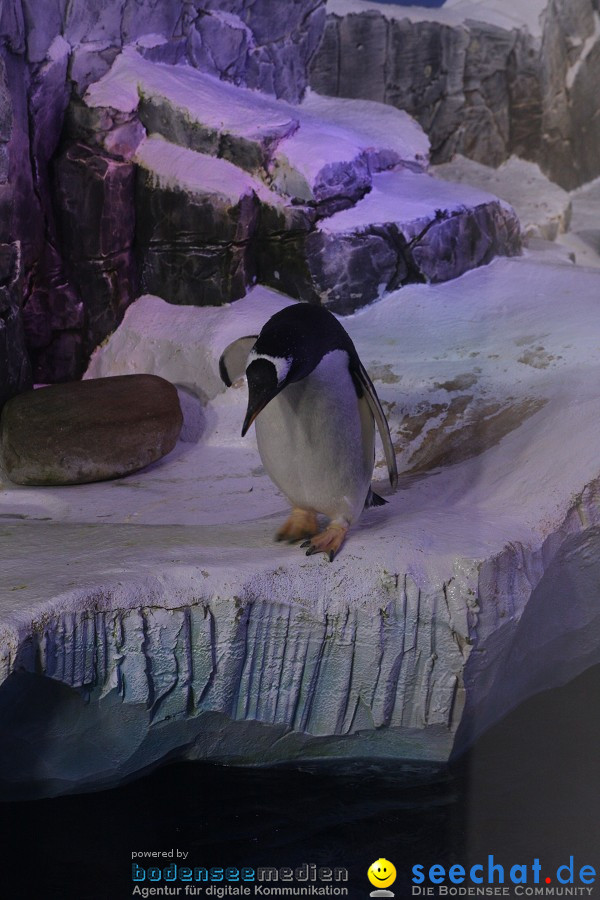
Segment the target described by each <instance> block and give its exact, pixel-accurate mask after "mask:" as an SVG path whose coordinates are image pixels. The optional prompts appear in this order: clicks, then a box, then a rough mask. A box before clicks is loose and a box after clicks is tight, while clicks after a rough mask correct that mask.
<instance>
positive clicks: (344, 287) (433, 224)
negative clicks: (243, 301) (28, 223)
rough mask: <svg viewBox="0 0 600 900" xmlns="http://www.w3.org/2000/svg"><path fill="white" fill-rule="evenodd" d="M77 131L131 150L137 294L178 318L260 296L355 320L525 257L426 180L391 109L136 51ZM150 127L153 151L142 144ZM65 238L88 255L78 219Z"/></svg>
mask: <svg viewBox="0 0 600 900" xmlns="http://www.w3.org/2000/svg"><path fill="white" fill-rule="evenodd" d="M136 116H137V117H139V118H136ZM70 122H71V127H70V133H71V135H72V138H73V139H74V140H77V139H79V140H80V141H87V142H88V143H95V144H96V145H97V146H98V147H99V149H98V151H97V152H98V153H100V155H102V154H103V153H106V152H107V151H108V149H109V148H111V150H112V155H114V154H115V152H117V151H118V149H120V148H121V147H124V148H125V149H124V153H123V163H122V164H123V165H127V166H131V165H132V164H135V165H136V166H137V171H138V175H137V177H136V179H135V183H136V216H137V218H136V221H137V224H136V225H135V246H136V252H137V255H138V271H139V275H140V279H141V282H140V284H141V289H142V290H145V291H148V292H151V293H154V294H157V295H159V296H161V297H164V298H165V299H167V300H169V301H170V302H172V303H183V304H195V305H203V304H216V305H218V304H220V303H224V302H229V301H231V300H236V299H238V298H239V297H241V296H242V295H243V294H244V293H245V291H246V290H247V288H248V287H249V286H250V285H251V284H253V283H254V281H256V280H258V281H262V282H264V283H266V284H270V285H272V286H274V287H277V288H278V289H280V290H284V291H286V292H288V293H290V294H291V295H292V296H295V297H298V298H300V299H304V300H310V301H313V302H323V303H326V304H327V305H329V306H331V308H332V309H335V310H337V311H339V312H344V313H348V312H351V311H353V310H354V309H356V308H357V307H359V306H363V305H365V304H367V303H370V302H371V301H372V300H374V299H377V298H378V297H381V296H382V295H383V294H384V293H385V292H386V291H389V290H392V289H394V288H396V287H398V286H400V285H401V284H404V283H406V282H408V281H414V280H422V281H443V280H447V279H449V278H455V277H457V276H458V275H460V274H462V273H463V272H464V271H466V270H467V269H469V268H474V267H476V266H478V265H482V264H484V263H487V262H489V261H490V259H492V258H493V256H495V255H498V254H508V255H510V254H513V253H518V252H519V248H520V238H519V227H518V223H517V220H516V218H515V216H514V213H513V212H512V210H511V209H510V208H509V207H508V206H506V205H504V206H503V205H502V204H501V203H499V202H498V201H497V199H496V198H494V197H493V196H492V195H489V194H485V195H484V194H483V193H481V192H472V191H470V190H469V188H467V187H460V188H457V187H456V186H454V187H453V186H451V185H448V184H443V183H441V182H435V180H434V179H431V178H430V177H428V176H427V175H425V174H424V173H423V168H424V167H425V165H426V160H427V150H428V147H427V143H426V139H425V137H424V135H423V132H422V131H421V129H419V127H418V126H417V125H416V123H415V122H414V121H413V120H411V119H410V118H409V117H408V116H407V115H406V114H404V113H402V112H400V111H397V110H393V109H392V108H391V107H386V106H384V105H381V104H377V103H372V102H369V101H352V100H336V99H333V98H322V97H319V96H317V95H314V94H311V95H309V96H308V97H307V98H306V101H305V102H303V103H302V104H300V105H298V106H291V105H289V104H286V103H284V102H282V101H275V100H272V99H270V98H266V97H261V96H260V95H257V94H256V93H255V92H253V91H248V90H245V89H242V88H235V87H232V86H231V85H228V84H224V83H223V82H220V81H217V80H216V79H214V78H212V77H211V76H208V75H206V74H203V73H199V72H195V71H194V70H192V69H190V68H189V67H188V68H185V67H182V66H172V65H166V64H156V63H152V62H150V61H148V60H146V59H143V58H142V56H141V55H140V54H139V53H138V52H135V51H133V50H127V51H125V52H124V53H123V54H122V55H121V56H119V57H118V58H117V59H116V60H115V63H114V65H113V66H112V68H111V70H110V71H109V72H108V73H107V74H106V75H105V76H104V77H103V78H102V79H101V80H100V81H99V82H97V83H96V84H93V85H91V86H90V88H89V89H88V91H87V93H86V95H85V97H84V100H83V103H82V104H75V105H74V106H73V109H72V112H71V116H70ZM143 127H145V129H146V130H147V131H148V132H149V133H150V134H151V135H153V136H151V137H149V138H146V139H141V140H140V134H143V133H144V132H143ZM137 141H139V144H138V146H137V148H135V143H136V142H137ZM81 152H82V151H81V149H79V150H77V149H75V148H74V147H73V146H71V148H70V149H69V150H67V151H65V152H64V154H63V157H62V159H63V161H64V162H63V163H62V168H61V164H59V167H58V171H59V187H60V189H61V194H60V196H59V198H58V204H57V205H58V206H59V208H65V209H67V210H69V209H71V208H73V209H76V208H78V206H79V204H80V201H79V195H80V187H79V185H78V183H77V182H76V181H75V182H73V183H69V181H68V179H64V178H61V177H60V176H61V173H62V171H63V169H64V167H65V165H67V164H68V163H67V160H68V158H69V155H71V156H72V155H73V153H75V154H76V155H77V154H79V155H80V154H81ZM86 152H90V153H91V151H86ZM94 152H96V151H94ZM65 154H66V156H65ZM384 170H391V171H390V172H389V174H386V172H385V171H384ZM108 199H109V198H107V203H106V209H107V213H106V220H107V221H110V220H111V219H113V220H115V221H118V223H119V224H118V227H117V228H116V229H115V233H116V235H117V237H118V233H119V230H120V229H121V227H122V218H123V217H122V214H121V210H120V208H119V205H118V202H116V201H115V203H114V209H113V210H112V212H111V211H110V209H109V203H108ZM62 218H63V220H64V215H63V217H62ZM69 229H70V230H71V231H72V232H73V233H74V235H75V239H76V240H79V239H80V238H79V236H78V235H77V233H76V225H75V220H74V218H73V217H72V221H71V222H70V223H67V225H66V233H68V231H69ZM96 230H97V229H96ZM130 243H131V241H130ZM73 255H74V254H73V253H71V254H70V256H73ZM90 286H91V283H90ZM89 293H90V295H91V296H94V295H98V296H100V297H103V293H104V292H103V291H99V290H96V291H93V290H90V292H89ZM102 305H103V308H105V309H106V310H107V322H108V320H109V318H110V315H111V310H110V307H109V306H108V305H107V304H106V301H105V300H103V303H102ZM117 321H118V317H116V316H115V318H114V323H115V324H116V322H117ZM107 330H108V329H107Z"/></svg>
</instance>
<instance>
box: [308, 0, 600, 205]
mask: <svg viewBox="0 0 600 900" xmlns="http://www.w3.org/2000/svg"><path fill="white" fill-rule="evenodd" d="M365 7H366V8H365ZM534 10H537V12H538V13H539V14H540V15H539V18H538V21H537V23H536V22H535V21H534V22H533V23H532V22H530V21H528V19H529V18H531V17H530V16H529V14H528V11H525V10H524V11H523V12H522V15H523V21H522V23H521V25H520V26H519V25H518V22H517V21H516V20H515V17H514V15H513V16H512V17H511V10H507V13H506V19H505V21H501V20H502V13H498V11H497V10H494V9H492V8H491V7H490V9H489V10H488V9H486V8H485V6H484V5H482V4H478V5H477V6H476V7H475V6H474V8H473V11H472V14H471V15H469V13H468V11H466V12H465V13H464V19H461V17H460V16H456V15H455V16H454V19H453V18H452V16H453V9H452V8H449V12H446V10H445V9H444V8H442V9H441V10H440V11H439V13H438V12H437V11H431V10H429V11H424V10H417V11H413V12H411V11H410V10H406V9H404V10H398V9H397V8H395V7H390V6H387V5H386V6H383V5H378V4H377V3H372V4H370V5H369V6H367V5H366V4H364V5H363V4H361V3H358V2H355V0H330V2H329V4H328V17H327V22H326V26H325V32H324V38H323V41H322V42H321V45H320V47H319V50H318V52H317V53H316V55H315V56H314V58H313V61H312V64H311V84H312V86H313V87H314V88H315V90H317V91H320V92H321V93H324V94H331V95H334V96H341V97H363V98H368V99H373V100H380V101H383V102H385V103H389V104H391V105H393V106H396V107H398V108H400V109H405V110H407V111H408V112H410V113H411V115H413V116H415V118H417V120H418V121H419V122H420V123H421V125H422V126H423V128H424V129H425V131H426V133H427V134H428V136H429V138H430V140H431V146H432V160H433V162H435V163H441V162H446V161H447V160H449V159H451V157H452V156H453V155H454V154H455V153H460V154H462V155H464V156H467V157H470V158H471V159H474V160H476V161H478V162H483V163H485V164H486V165H492V166H498V165H500V164H501V163H502V162H504V161H505V160H506V159H508V158H509V157H510V156H511V155H513V154H515V155H518V156H521V157H524V158H525V159H528V160H534V161H537V162H539V164H540V166H541V167H542V170H543V171H544V172H545V173H546V174H547V175H548V177H549V178H550V179H551V180H552V181H555V182H557V183H558V184H560V185H562V186H563V187H565V188H567V189H572V188H574V187H576V186H577V185H580V184H582V183H584V182H587V181H590V180H591V179H593V178H595V177H596V176H597V175H598V174H600V164H599V163H598V154H597V153H596V148H597V145H598V128H599V127H600V126H598V116H595V115H593V113H592V115H590V111H591V110H595V109H596V108H597V98H596V97H595V95H594V91H595V85H596V84H597V83H598V77H599V73H600V69H599V66H600V18H599V12H598V10H597V8H596V6H595V5H594V2H593V0H577V2H570V0H548V2H547V3H545V4H537V6H535V7H534ZM513 12H514V11H513ZM486 20H487V21H486ZM532 25H533V27H532ZM357 56H358V57H359V58H360V59H361V65H360V66H357V65H356V59H357Z"/></svg>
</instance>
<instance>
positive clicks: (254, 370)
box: [242, 357, 283, 437]
mask: <svg viewBox="0 0 600 900" xmlns="http://www.w3.org/2000/svg"><path fill="white" fill-rule="evenodd" d="M246 378H247V379H248V409H247V411H246V418H245V419H244V424H243V426H242V437H244V435H245V434H246V432H247V431H248V429H249V428H250V426H251V425H252V423H253V422H254V420H255V418H256V417H257V415H258V414H259V412H261V410H263V409H264V408H265V406H266V405H267V403H269V402H270V401H271V400H272V399H273V397H276V396H277V394H278V393H279V391H280V390H281V388H282V387H283V384H280V383H279V378H278V375H277V367H276V365H275V363H274V362H272V361H271V360H270V359H265V358H264V357H258V358H257V359H253V360H252V361H251V362H250V364H249V366H248V368H247V369H246Z"/></svg>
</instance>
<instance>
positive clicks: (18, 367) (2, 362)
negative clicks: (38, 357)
mask: <svg viewBox="0 0 600 900" xmlns="http://www.w3.org/2000/svg"><path fill="white" fill-rule="evenodd" d="M19 252H20V247H19V246H18V244H0V409H1V408H2V406H3V405H4V403H5V402H6V401H7V400H8V399H9V398H10V397H12V396H13V395H14V394H18V393H19V392H20V391H23V390H26V389H27V388H28V387H30V386H31V366H30V363H29V357H28V355H27V352H26V350H25V335H24V332H23V321H22V319H21V308H20V302H19V301H20V258H19Z"/></svg>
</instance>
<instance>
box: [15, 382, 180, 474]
mask: <svg viewBox="0 0 600 900" xmlns="http://www.w3.org/2000/svg"><path fill="white" fill-rule="evenodd" d="M182 422H183V419H182V415H181V408H180V406H179V400H178V398H177V391H176V390H175V388H174V387H173V385H172V384H170V383H169V382H168V381H165V380H164V379H163V378H159V377H157V376H156V375H124V376H117V377H114V378H97V379H90V380H88V381H77V382H72V383H70V384H54V385H50V386H49V387H45V388H40V389H39V390H36V391H28V392H27V393H24V394H20V395H19V396H18V397H14V398H13V399H12V400H11V401H9V402H8V403H7V404H6V405H5V407H4V409H3V412H2V419H1V422H0V429H1V434H0V449H1V451H2V461H3V464H4V466H5V468H6V471H7V472H8V475H9V476H10V478H11V480H12V481H14V482H16V483H17V484H37V485H52V484H84V483H87V482H90V481H103V480H105V479H107V478H117V477H119V476H122V475H127V474H128V473H129V472H136V471H137V470H138V469H142V468H143V467H144V466H147V465H149V464H150V463H152V462H155V461H156V460H158V459H161V457H163V456H166V454H167V453H169V452H170V451H171V450H172V449H173V447H174V446H175V443H176V442H177V438H178V437H179V432H180V431H181V425H182Z"/></svg>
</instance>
